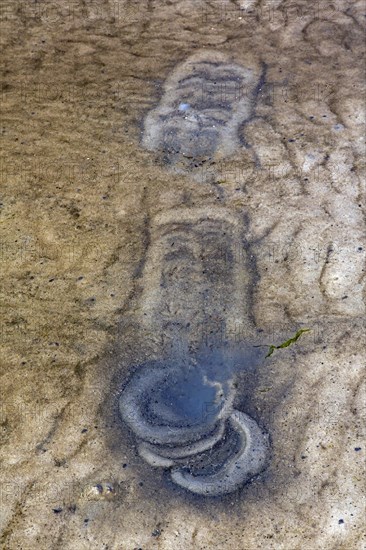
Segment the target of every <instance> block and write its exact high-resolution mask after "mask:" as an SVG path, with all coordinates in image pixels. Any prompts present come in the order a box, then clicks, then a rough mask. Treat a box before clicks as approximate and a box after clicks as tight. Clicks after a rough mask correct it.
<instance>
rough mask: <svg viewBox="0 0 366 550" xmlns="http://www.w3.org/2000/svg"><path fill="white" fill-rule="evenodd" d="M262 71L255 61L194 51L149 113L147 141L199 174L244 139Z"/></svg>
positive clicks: (171, 162)
mask: <svg viewBox="0 0 366 550" xmlns="http://www.w3.org/2000/svg"><path fill="white" fill-rule="evenodd" d="M260 77H261V69H260V68H259V66H258V64H256V63H250V66H246V67H243V66H241V65H239V64H237V63H234V62H232V61H231V59H230V58H229V57H228V56H227V55H225V54H222V53H219V52H215V51H203V52H199V53H197V54H195V55H192V56H191V57H189V58H188V59H187V60H186V61H184V62H183V63H180V64H179V65H178V66H177V67H176V68H175V69H174V70H173V72H172V73H171V75H170V76H169V77H168V78H167V80H166V82H165V85H164V93H163V96H162V98H161V100H160V103H159V104H158V106H157V107H156V108H155V109H153V110H152V111H150V112H149V113H148V115H147V116H146V118H145V122H144V134H143V139H142V144H143V146H144V147H145V148H146V149H149V150H151V151H157V152H159V153H160V154H161V156H162V160H163V162H164V163H165V164H166V165H168V166H170V167H171V168H173V169H174V171H175V172H178V173H185V174H187V173H188V174H189V175H190V176H191V177H193V178H194V179H196V180H197V177H199V173H200V172H199V169H200V167H203V166H204V165H205V163H207V162H211V161H218V160H221V159H224V158H226V157H228V156H230V155H232V154H233V153H234V152H236V151H237V150H238V149H239V147H240V145H242V144H241V142H240V138H239V129H240V126H241V125H242V124H244V122H245V121H247V120H249V119H250V118H251V117H252V115H253V111H254V106H255V99H256V91H257V89H258V86H259V83H260ZM197 169H198V170H197Z"/></svg>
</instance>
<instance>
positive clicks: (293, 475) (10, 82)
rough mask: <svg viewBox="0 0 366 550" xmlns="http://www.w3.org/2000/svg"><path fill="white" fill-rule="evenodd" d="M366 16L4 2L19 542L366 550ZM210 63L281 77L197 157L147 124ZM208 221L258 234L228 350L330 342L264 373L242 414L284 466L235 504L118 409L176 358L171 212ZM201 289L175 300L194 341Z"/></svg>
mask: <svg viewBox="0 0 366 550" xmlns="http://www.w3.org/2000/svg"><path fill="white" fill-rule="evenodd" d="M363 22H364V4H363V3H361V2H357V1H356V2H347V1H342V0H339V1H336V2H333V3H331V2H325V1H324V2H319V3H317V4H316V5H314V6H310V5H309V4H308V3H306V2H281V1H277V2H268V3H265V2H251V1H250V0H249V1H243V2H242V3H241V4H240V2H215V1H213V2H190V1H188V0H187V1H174V0H172V1H169V2H165V1H164V2H163V1H162V2H158V1H156V2H155V1H146V2H145V1H142V2H139V3H137V2H124V1H114V2H112V1H105V2H98V3H97V2H89V1H78V0H75V1H74V0H70V1H61V2H58V3H56V2H55V3H53V2H37V3H33V2H5V3H4V4H3V6H2V13H1V27H2V33H1V50H2V59H3V64H2V77H3V78H2V82H3V89H2V113H3V114H2V120H1V130H2V137H3V140H2V141H3V145H2V148H3V150H2V170H1V213H2V224H1V254H2V266H3V277H2V288H1V292H2V309H1V342H0V344H1V443H2V446H1V528H2V547H3V548H6V549H9V550H13V549H18V548H19V549H32V548H42V549H43V548H44V549H51V548H52V549H53V548H54V549H59V548H62V549H115V550H117V549H118V550H134V549H138V548H141V549H143V550H151V549H164V550H165V549H170V548H177V549H184V550H186V549H192V550H193V549H197V548H198V549H204V548H220V549H222V548H224V549H241V550H254V549H257V548H262V549H265V550H267V549H268V550H269V549H284V550H287V549H289V550H295V549H300V548H301V549H306V550H313V549H315V548H322V549H326V550H328V549H329V550H335V549H337V550H341V549H344V550H346V549H347V550H349V549H352V550H353V549H361V548H363V546H362V538H361V537H362V527H363V525H362V524H363V514H364V502H363V496H362V476H363V475H364V452H365V444H364V439H363V436H364V434H363V432H362V429H363V428H362V416H363V414H364V412H365V410H364V403H365V400H364V399H365V394H364V387H363V375H364V370H363V369H364V363H365V356H364V349H365V343H366V342H365V323H364V318H365V317H364V316H365V302H364V298H365V294H364V269H365V267H364V264H365V236H364V214H365V209H364V208H365V207H364V198H365V195H364V193H365V188H364V183H363V182H362V175H363V172H362V170H363V162H364V161H363V155H364V124H365V121H364V116H365V110H364V103H363V100H362V93H363V85H364V82H363V71H362V68H363V62H362V55H363V53H364V52H363V43H364V40H363V32H364V31H363V27H362V25H363ZM205 50H207V51H210V52H212V51H214V52H218V53H219V54H220V55H224V56H228V58H230V60H231V62H232V63H234V64H235V65H236V66H240V67H252V68H253V70H256V71H258V75H259V79H258V85H257V88H256V90H255V95H254V96H253V98H252V100H253V105H251V107H250V109H249V110H248V112H247V111H246V112H247V114H246V115H245V116H244V115H243V123H242V124H241V125H239V126H238V129H237V132H238V143H239V144H240V146H239V148H238V149H237V150H236V151H235V152H234V154H233V155H231V156H228V157H225V158H224V159H215V158H214V159H211V160H210V162H209V163H208V164H207V163H205V162H203V163H202V162H201V163H198V165H197V166H195V165H194V164H195V163H194V162H193V165H192V162H188V164H187V158H186V157H185V156H184V155H183V157H182V155H181V157H179V158H180V160H182V159H183V163H182V165H179V166H178V167H177V166H176V165H174V163H173V164H172V162H171V159H167V158H166V155H164V154H161V151H160V150H154V148H150V149H149V148H147V147H145V146H144V144H143V135H144V131H146V129H144V121H146V120H147V118H146V117H147V116H148V113H149V112H150V113H151V112H152V111H153V110H154V109H156V108H157V107H158V105H159V104H161V102H162V100H163V99H164V93H166V90H165V88H164V86H165V83H166V82H167V81H168V82H169V78H172V77H171V75H172V74H173V75H174V74H176V73H174V71H177V70H178V71H179V67H181V66H182V64H184V62H185V61H186V60H187V59H189V58H190V56H192V55H195V54H198V55H199V56H203V58H204V57H205ZM167 79H168V80H167ZM184 108H185V107H184ZM194 160H195V159H193V161H194ZM196 164H197V163H196ZM197 212H199V214H197ZM195 216H199V218H200V219H201V218H202V216H203V217H206V218H207V219H210V220H213V221H212V223H213V224H214V225H215V224H216V226H215V227H219V230H216V229H215V231H218V233H217V234H219V233H220V231H221V229H220V227H222V225H220V224H223V223H224V222H223V219H225V220H227V223H228V225H229V227H234V226H235V230H234V229H233V232H232V235H233V236H232V237H230V238H231V239H232V240H231V241H230V243H231V245H230V246H232V247H233V252H232V253H231V255H230V258H229V260H228V259H226V261H227V263H226V264H225V269H227V271H228V273H229V275H226V271H225V269H223V272H224V275H223V276H222V277H221V279H219V280H218V282H217V284H216V283H215V284H216V286H215V285H214V287H213V288H214V290H213V292H212V294H211V295H210V299H209V301H208V305H207V304H206V306H207V311H208V312H209V314H210V322H211V324H214V322H215V311H216V310H215V308H216V307H217V308H220V307H225V308H226V309H225V311H227V312H228V313H227V319H226V321H227V322H226V325H225V330H226V331H227V333H228V334H225V338H226V339H229V340H230V341H231V342H235V343H236V344H237V343H238V342H239V345H241V344H243V343H245V345H246V346H247V345H250V346H254V345H256V346H261V347H262V346H263V348H261V349H265V350H266V349H268V346H270V345H272V344H273V345H280V344H281V343H282V342H284V341H286V340H288V339H289V338H291V337H293V336H294V334H295V333H296V332H297V331H298V330H299V329H300V328H309V329H310V331H309V332H307V333H304V334H302V335H301V337H300V338H299V339H298V341H297V342H295V343H294V344H293V345H291V346H289V347H286V348H283V349H276V350H275V351H274V353H273V354H272V355H271V356H270V357H268V358H266V359H264V360H263V361H262V362H261V363H260V364H259V365H258V367H257V368H256V369H255V370H252V371H246V370H245V369H244V370H243V372H242V373H241V374H240V376H239V379H238V392H237V397H236V401H235V407H236V408H237V409H238V410H241V411H244V412H245V413H246V414H248V415H250V416H251V418H253V419H254V420H255V421H256V422H257V423H258V425H259V426H261V428H263V430H265V431H266V432H267V433H268V434H269V437H270V444H271V451H270V453H271V456H270V460H269V464H268V466H267V468H266V469H265V470H264V471H262V472H261V473H260V474H259V475H258V476H257V477H255V478H253V479H252V480H251V481H250V482H249V483H247V484H246V485H245V486H243V487H241V488H240V489H239V490H238V491H235V492H233V493H230V494H228V495H224V496H221V497H216V498H204V497H199V496H197V495H193V494H191V493H189V492H187V491H185V490H184V489H182V488H180V487H178V486H176V485H174V484H173V483H172V481H171V479H170V477H169V475H167V474H168V472H167V471H164V469H162V468H152V467H151V466H150V465H148V464H146V463H145V462H144V461H143V460H142V459H141V458H140V457H139V456H138V454H137V450H136V440H135V439H134V437H133V434H131V432H130V431H129V430H128V429H127V427H126V426H125V425H124V424H123V422H121V419H120V417H119V415H118V410H117V409H118V407H117V403H118V398H119V395H120V392H121V388H122V387H123V385H124V384H125V381H126V379H127V377H128V376H129V373H130V372H131V369H133V368H135V367H136V366H138V365H139V364H142V363H144V362H145V361H146V360H147V359H149V358H151V357H153V358H155V359H156V358H159V357H160V355H162V354H164V353H166V350H167V349H168V348H169V346H172V345H174V334H173V335H171V336H169V335H168V336H166V334H165V332H164V326H165V325H164V322H163V321H164V308H165V307H166V305H167V304H168V298H166V294H163V293H162V294H160V293H159V292H158V290H159V284H160V283H159V280H160V279H159V277H160V275H159V274H160V273H163V272H165V271H164V269H165V267H166V266H165V264H164V262H165V259H164V258H165V257H164V256H163V255H162V253H160V252H161V250H160V248H159V247H160V246H161V233H159V231H160V225H161V223H162V222H161V220H168V222H166V223H169V224H173V225H174V224H175V223H176V221H177V222H178V221H182V220H189V223H192V224H193V227H195V221H194V220H195V219H198V218H197V217H196V218H195ZM234 219H235V220H239V221H235V222H232V226H230V223H231V222H230V220H234ZM192 220H193V221H192ZM164 223H165V222H164ZM187 223H188V222H187ZM159 224H160V225H159ZM237 227H239V229H236V228H237ZM210 230H211V229H210ZM229 233H230V231H229ZM239 234H240V235H243V237H242V238H241V237H240V238H239V237H238V236H237V235H239ZM228 238H229V237H228ZM225 242H226V241H225ZM190 243H191V246H192V250H193V249H194V250H196V248H195V247H198V246H200V244H201V243H202V233H200V232H199V231H198V232H196V233H194V231H192V233H191V236H190ZM222 246H226V244H225V243H224V244H223V245H222ZM207 250H209V254H208V253H207V254H208V256H207V261H206V263H207V265H208V266H209V269H210V266H212V265H215V266H218V265H221V264H220V261H221V260H220V254H222V247H219V248H215V246H214V244H213V242H212V241H210V240H208V241H207V247H204V251H207ZM197 261H198V260H197ZM215 262H216V263H215ZM224 263H225V262H224ZM194 265H196V264H194ZM197 265H198V264H197ZM180 266H181V264H180V263H179V262H178V264H177V269H178V270H179V269H180ZM228 266H229V267H228ZM229 268H230V269H229ZM215 269H216V268H215ZM220 269H221V268H220ZM217 270H219V268H218V267H217ZM215 273H216V271H215ZM232 273H234V275H235V276H234V275H231V274H232ZM236 274H238V275H236ZM243 274H244V275H243ZM201 279H202V274H201V273H199V272H198V270H197V271H195V269H193V268H192V270H191V271H189V280H190V282H191V286H190V288H180V287H179V285H178V286H177V288H175V287H174V288H175V290H174V289H173V290H174V292H173V291H172V292H173V297H174V300H176V302H175V303H176V304H179V308H180V311H182V312H184V311H186V312H187V311H188V313H189V315H188V317H192V320H193V321H194V323H196V324H195V325H194V326H195V332H194V334H193V336H192V341H191V342H190V345H191V346H193V347H194V345H195V342H196V341H195V338H196V340H197V341H198V340H199V339H200V337H201V336H199V337H198V338H197V334H199V331H200V330H202V337H203V335H204V336H207V334H206V331H207V325H206V324H205V318H204V317H203V318H202V319H201V318H200V311H201V310H200V309H199V308H197V312H196V310H195V307H196V303H198V302H197V301H196V299H195V294H194V292H195V290H194V289H195V288H198V286H197V285H199V284H201V282H200V281H201ZM192 289H193V290H192ZM215 289H216V290H215ZM180 292H181V293H182V294H181V295H180V294H179V293H180ZM192 292H193V293H192ZM167 293H168V291H167ZM190 295H192V296H193V297H191V298H189V296H190ZM180 296H181V297H182V302H179V299H180ZM187 296H188V298H187V300H188V301H187V300H186V301H184V299H183V298H184V297H187ZM197 296H198V294H197ZM225 296H228V298H227V300H226V298H223V297H225ZM159 300H160V301H159ZM161 300H162V301H161ZM164 300H165V301H164ZM223 301H224V302H225V303H224V306H223V305H222V303H223ZM217 304H218V305H217ZM214 305H215V307H214ZM206 306H205V307H206ZM177 307H178V306H177ZM154 315H155V317H154ZM182 315H183V314H182ZM149 316H150V317H149ZM149 319H150V321H149ZM154 319H157V321H156V322H155V321H154ZM247 323H248V324H250V327H251V328H250V330H249V329H247ZM218 325H220V319H218ZM210 326H211V325H210ZM220 326H221V325H220ZM220 326H216V328H215V330H214V331H211V330H210V331H208V332H210V334H212V332H213V333H214V334H215V338H218V339H219V338H220V337H221V338H222V334H221V333H220V330H221V329H220ZM204 333H205V334H204ZM220 334H221V336H220ZM248 335H250V338H249V336H248ZM248 338H249V340H248Z"/></svg>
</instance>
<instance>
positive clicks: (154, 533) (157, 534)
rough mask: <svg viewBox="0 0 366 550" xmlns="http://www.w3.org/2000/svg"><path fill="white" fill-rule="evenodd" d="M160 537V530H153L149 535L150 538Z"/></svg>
mask: <svg viewBox="0 0 366 550" xmlns="http://www.w3.org/2000/svg"><path fill="white" fill-rule="evenodd" d="M160 535H161V531H160V529H154V531H153V532H152V533H151V536H152V537H159V536H160Z"/></svg>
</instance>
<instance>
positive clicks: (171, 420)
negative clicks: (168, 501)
mask: <svg viewBox="0 0 366 550" xmlns="http://www.w3.org/2000/svg"><path fill="white" fill-rule="evenodd" d="M143 283H144V291H143V295H142V299H141V322H142V324H143V325H145V327H146V326H147V327H149V328H150V329H151V330H153V331H154V332H156V333H158V334H160V333H169V331H170V334H171V338H172V341H173V344H174V345H173V346H172V350H171V352H170V357H169V358H168V359H166V360H164V361H163V360H160V361H159V360H158V361H151V362H148V363H146V364H144V365H141V366H140V367H139V368H137V370H136V371H135V373H134V375H133V376H132V378H131V379H130V380H129V381H128V383H127V385H126V386H125V388H124V390H123V392H122V394H121V397H120V399H119V410H120V414H121V417H122V419H123V420H124V421H125V423H126V424H127V425H128V426H129V428H130V429H131V430H132V432H133V433H134V434H135V436H136V438H137V441H138V451H139V454H140V456H141V457H142V458H143V459H144V460H145V461H146V462H147V463H149V464H150V465H151V466H153V467H162V468H168V469H169V470H170V473H171V479H172V480H173V482H174V483H176V484H177V485H180V486H181V487H183V488H185V489H186V490H188V491H190V492H193V493H196V494H199V495H206V496H218V495H223V494H225V493H230V492H232V491H234V490H235V489H237V488H238V487H240V486H242V485H243V484H244V483H245V482H247V481H248V480H249V479H250V478H252V477H253V476H255V475H256V474H258V473H259V472H260V471H261V470H263V468H264V467H265V464H266V460H267V456H268V436H267V435H266V434H265V433H264V432H263V431H262V430H261V429H260V428H259V426H258V425H257V423H256V422H255V421H254V420H253V419H252V418H250V417H249V416H248V415H246V414H245V413H244V412H241V411H238V410H235V408H234V399H235V370H237V369H238V368H241V367H242V366H243V362H244V367H245V362H246V361H248V356H246V357H244V356H243V355H241V354H238V355H236V356H235V357H234V355H233V354H230V353H229V352H228V349H227V348H225V347H224V346H221V343H220V342H218V344H217V338H218V337H219V334H215V325H217V319H219V320H220V323H219V324H220V331H221V332H222V327H224V330H225V333H226V334H230V330H231V329H232V328H233V326H232V325H233V324H235V325H238V324H243V323H247V324H249V322H248V310H249V301H248V300H249V298H248V296H249V284H250V275H249V270H248V265H247V258H246V256H245V253H244V248H243V240H242V222H241V220H240V218H239V217H236V216H235V215H233V213H231V212H230V211H228V210H227V209H226V208H221V207H211V208H180V209H174V210H171V211H167V212H164V213H163V214H160V215H158V216H157V217H156V218H155V219H154V220H153V223H152V228H151V245H150V247H149V250H148V255H147V261H146V265H145V269H144V273H143ZM203 328H204V330H205V331H208V332H209V333H210V334H211V333H214V340H215V338H216V345H215V346H211V347H210V346H207V345H206V346H204V345H203V344H204V341H205V338H204V334H203V332H204V331H203ZM192 350H193V351H192ZM249 361H251V359H250V357H249Z"/></svg>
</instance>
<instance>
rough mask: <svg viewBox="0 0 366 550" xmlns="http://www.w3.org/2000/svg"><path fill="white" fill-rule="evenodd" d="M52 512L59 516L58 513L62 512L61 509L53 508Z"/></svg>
mask: <svg viewBox="0 0 366 550" xmlns="http://www.w3.org/2000/svg"><path fill="white" fill-rule="evenodd" d="M53 511H54V512H55V514H59V513H60V512H62V508H53Z"/></svg>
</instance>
